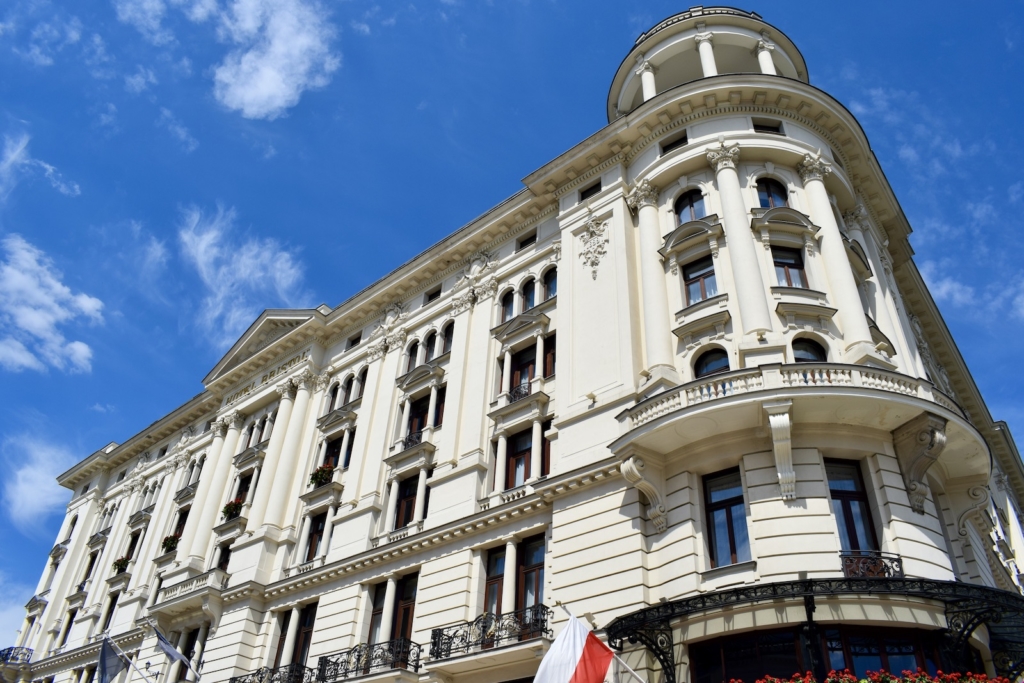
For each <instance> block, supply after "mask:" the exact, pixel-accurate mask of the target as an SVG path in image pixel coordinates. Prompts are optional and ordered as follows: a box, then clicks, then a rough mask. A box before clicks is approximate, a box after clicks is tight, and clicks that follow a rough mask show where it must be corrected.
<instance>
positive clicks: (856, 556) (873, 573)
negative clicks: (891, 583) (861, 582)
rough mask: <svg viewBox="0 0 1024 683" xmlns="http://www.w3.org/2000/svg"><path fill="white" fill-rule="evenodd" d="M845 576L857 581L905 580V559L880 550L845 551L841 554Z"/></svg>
mask: <svg viewBox="0 0 1024 683" xmlns="http://www.w3.org/2000/svg"><path fill="white" fill-rule="evenodd" d="M839 559H840V560H841V561H842V563H843V576H846V577H848V578H855V579H872V578H874V579H881V578H885V579H891V578H903V558H902V557H900V556H899V555H895V554H893V553H883V552H880V551H878V550H844V551H842V552H841V553H839Z"/></svg>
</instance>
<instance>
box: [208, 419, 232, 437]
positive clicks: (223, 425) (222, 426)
mask: <svg viewBox="0 0 1024 683" xmlns="http://www.w3.org/2000/svg"><path fill="white" fill-rule="evenodd" d="M210 431H211V432H213V437H214V438H217V437H220V438H222V439H223V438H224V435H225V434H227V432H228V423H227V422H225V421H224V420H223V419H221V420H214V421H213V424H211V425H210Z"/></svg>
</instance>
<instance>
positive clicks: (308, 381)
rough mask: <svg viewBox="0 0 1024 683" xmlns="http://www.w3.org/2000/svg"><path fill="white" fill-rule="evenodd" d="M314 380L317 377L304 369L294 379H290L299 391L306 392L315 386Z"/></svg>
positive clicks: (307, 369)
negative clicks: (304, 390) (303, 390)
mask: <svg viewBox="0 0 1024 683" xmlns="http://www.w3.org/2000/svg"><path fill="white" fill-rule="evenodd" d="M316 379H317V376H316V375H315V374H313V371H312V370H310V369H309V368H306V369H305V370H303V371H302V372H300V373H299V374H297V375H295V377H293V378H292V381H293V382H295V385H296V386H297V387H298V388H299V389H306V390H307V391H308V390H310V389H312V388H313V387H314V386H315V384H316Z"/></svg>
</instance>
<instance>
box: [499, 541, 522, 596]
mask: <svg viewBox="0 0 1024 683" xmlns="http://www.w3.org/2000/svg"><path fill="white" fill-rule="evenodd" d="M516 550H517V548H516V539H514V538H510V539H508V540H507V541H505V574H504V575H503V576H502V577H501V613H502V614H510V613H512V612H515V611H516V579H517V578H518V577H517V576H516V574H517V572H516V569H517V568H518V564H519V563H518V561H517V560H516Z"/></svg>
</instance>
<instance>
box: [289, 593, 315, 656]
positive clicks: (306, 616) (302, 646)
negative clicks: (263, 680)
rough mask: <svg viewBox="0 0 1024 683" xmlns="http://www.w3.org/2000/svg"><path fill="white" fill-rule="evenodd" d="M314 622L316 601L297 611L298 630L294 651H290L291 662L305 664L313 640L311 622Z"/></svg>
mask: <svg viewBox="0 0 1024 683" xmlns="http://www.w3.org/2000/svg"><path fill="white" fill-rule="evenodd" d="M314 622H316V603H315V602H314V603H312V604H310V605H306V606H305V607H303V608H302V611H301V612H299V632H298V634H297V635H296V638H295V651H294V652H293V653H292V664H301V665H302V666H305V665H306V659H307V658H308V657H309V646H310V644H311V643H312V642H313V624H314Z"/></svg>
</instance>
